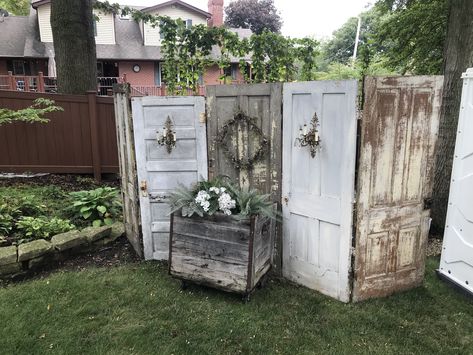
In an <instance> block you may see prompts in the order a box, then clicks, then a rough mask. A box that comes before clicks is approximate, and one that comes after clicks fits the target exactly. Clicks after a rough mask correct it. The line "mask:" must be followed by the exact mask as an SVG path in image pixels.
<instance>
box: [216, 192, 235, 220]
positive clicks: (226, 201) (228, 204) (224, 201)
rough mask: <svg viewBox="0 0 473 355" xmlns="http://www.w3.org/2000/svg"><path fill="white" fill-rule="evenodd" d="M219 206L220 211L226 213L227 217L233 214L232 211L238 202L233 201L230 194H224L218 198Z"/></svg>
mask: <svg viewBox="0 0 473 355" xmlns="http://www.w3.org/2000/svg"><path fill="white" fill-rule="evenodd" d="M218 206H219V208H220V211H222V212H223V213H225V214H226V215H227V216H230V215H231V214H232V211H231V210H232V209H234V208H235V207H236V201H235V200H232V197H231V196H230V194H228V193H226V192H223V193H222V194H221V195H220V197H219V198H218Z"/></svg>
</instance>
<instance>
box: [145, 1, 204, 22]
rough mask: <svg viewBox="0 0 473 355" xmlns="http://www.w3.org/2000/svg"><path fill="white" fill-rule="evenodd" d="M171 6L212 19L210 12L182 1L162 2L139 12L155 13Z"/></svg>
mask: <svg viewBox="0 0 473 355" xmlns="http://www.w3.org/2000/svg"><path fill="white" fill-rule="evenodd" d="M172 5H178V6H182V7H184V8H186V9H188V10H190V11H192V12H195V13H197V14H199V15H201V16H204V17H206V18H211V17H212V14H211V13H210V12H207V11H204V10H201V9H199V8H198V7H195V6H192V5H190V4H188V3H186V2H184V1H182V0H169V1H166V2H163V3H161V4H158V5H154V6H150V7H146V8H144V9H143V10H141V11H143V12H153V11H157V10H160V9H163V8H165V7H168V6H172Z"/></svg>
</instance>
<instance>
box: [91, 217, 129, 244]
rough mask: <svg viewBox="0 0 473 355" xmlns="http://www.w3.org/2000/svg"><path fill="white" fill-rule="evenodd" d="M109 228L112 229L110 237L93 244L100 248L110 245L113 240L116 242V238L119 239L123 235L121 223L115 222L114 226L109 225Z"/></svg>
mask: <svg viewBox="0 0 473 355" xmlns="http://www.w3.org/2000/svg"><path fill="white" fill-rule="evenodd" d="M111 228H112V231H111V233H110V236H108V237H106V238H103V239H102V240H100V241H98V242H96V243H95V244H96V245H100V246H102V245H107V244H110V243H112V242H114V241H115V240H117V239H118V238H120V237H121V236H123V235H125V225H124V224H123V223H122V222H115V223H114V224H112V225H111Z"/></svg>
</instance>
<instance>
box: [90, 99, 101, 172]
mask: <svg viewBox="0 0 473 355" xmlns="http://www.w3.org/2000/svg"><path fill="white" fill-rule="evenodd" d="M87 101H88V104H89V121H90V140H91V142H92V165H93V168H94V178H95V180H97V181H101V180H102V166H101V159H100V146H99V125H98V119H97V92H95V91H93V90H92V91H87Z"/></svg>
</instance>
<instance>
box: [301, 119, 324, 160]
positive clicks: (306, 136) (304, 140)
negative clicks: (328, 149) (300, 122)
mask: <svg viewBox="0 0 473 355" xmlns="http://www.w3.org/2000/svg"><path fill="white" fill-rule="evenodd" d="M310 125H311V127H310V128H309V127H308V126H307V125H306V124H305V125H304V127H301V128H300V129H299V137H298V138H296V143H295V145H296V146H299V147H309V149H310V155H311V157H312V158H315V156H316V154H317V150H319V149H320V142H321V140H320V136H319V130H318V126H319V125H320V124H319V118H318V117H317V112H316V113H314V117H312V120H311V121H310Z"/></svg>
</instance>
